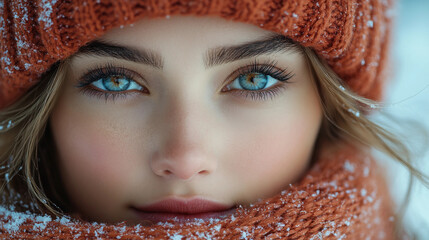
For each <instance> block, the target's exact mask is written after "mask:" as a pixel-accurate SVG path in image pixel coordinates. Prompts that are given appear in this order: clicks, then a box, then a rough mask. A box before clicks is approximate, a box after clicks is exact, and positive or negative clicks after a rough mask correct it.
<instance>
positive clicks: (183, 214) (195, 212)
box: [131, 198, 235, 223]
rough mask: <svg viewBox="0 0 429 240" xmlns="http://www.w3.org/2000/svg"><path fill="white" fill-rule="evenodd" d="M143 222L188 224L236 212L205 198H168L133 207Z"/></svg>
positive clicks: (229, 206) (231, 206) (225, 205)
mask: <svg viewBox="0 0 429 240" xmlns="http://www.w3.org/2000/svg"><path fill="white" fill-rule="evenodd" d="M131 209H132V210H133V211H134V212H135V213H136V214H137V215H138V216H139V218H140V219H141V221H142V222H150V223H158V222H166V221H168V220H171V219H175V220H176V221H178V222H188V221H193V220H196V219H202V220H206V219H211V218H215V219H222V218H225V217H227V216H229V215H231V214H233V213H234V212H235V206H234V205H227V204H221V203H217V202H213V201H209V200H206V199H203V198H190V199H189V198H187V199H183V198H166V199H163V200H161V201H158V202H155V203H153V204H150V205H144V206H139V207H134V206H131Z"/></svg>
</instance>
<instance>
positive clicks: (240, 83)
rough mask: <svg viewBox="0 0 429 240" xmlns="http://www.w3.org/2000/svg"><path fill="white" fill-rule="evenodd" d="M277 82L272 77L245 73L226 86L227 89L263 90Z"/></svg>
mask: <svg viewBox="0 0 429 240" xmlns="http://www.w3.org/2000/svg"><path fill="white" fill-rule="evenodd" d="M276 82H278V80H276V79H274V78H273V77H271V76H269V75H266V74H262V73H246V74H242V75H240V76H239V77H237V78H236V79H234V81H233V82H232V83H231V84H230V85H229V86H228V88H229V89H231V87H232V88H234V89H243V90H249V91H257V90H263V89H264V88H267V87H271V86H272V85H274V84H275V83H276Z"/></svg>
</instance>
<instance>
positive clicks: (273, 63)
mask: <svg viewBox="0 0 429 240" xmlns="http://www.w3.org/2000/svg"><path fill="white" fill-rule="evenodd" d="M277 63H278V61H277V60H275V59H269V60H264V61H259V60H258V59H255V60H254V61H253V62H252V63H250V64H249V63H247V64H243V65H242V66H241V67H238V68H237V69H236V70H234V71H233V72H232V73H230V74H229V75H228V76H227V77H226V80H225V81H224V82H223V83H222V89H223V88H224V86H226V85H229V84H231V83H232V82H233V81H234V80H235V79H237V78H238V77H239V76H240V75H242V74H248V73H251V72H252V71H251V70H252V69H253V68H255V67H266V68H272V69H275V71H276V72H277V74H276V75H283V77H285V78H286V81H285V82H287V81H288V80H290V79H291V78H292V77H293V76H294V75H295V74H293V73H292V71H289V70H287V68H285V69H282V68H279V67H277ZM264 74H265V73H264ZM267 75H268V74H267ZM276 77H277V76H273V78H275V79H276V80H279V79H277V78H276ZM280 82H282V81H280ZM261 91H263V90H261Z"/></svg>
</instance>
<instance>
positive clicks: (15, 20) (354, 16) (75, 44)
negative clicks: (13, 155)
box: [0, 0, 392, 108]
mask: <svg viewBox="0 0 429 240" xmlns="http://www.w3.org/2000/svg"><path fill="white" fill-rule="evenodd" d="M391 1H392V0H367V1H361V0H337V1H333V0H302V1H287V0H212V1H210V0H198V1H195V0H159V1H158V0H157V1H143V0H141V1H139V0H82V1H63V0H37V1H28V0H13V1H9V0H6V1H0V35H1V38H0V65H1V68H0V108H3V107H5V106H8V105H10V104H11V103H13V102H14V101H16V100H17V99H18V98H19V97H20V96H22V95H23V94H24V93H25V92H26V91H27V90H28V89H29V88H30V87H31V86H33V85H34V84H36V83H37V82H38V81H39V79H40V76H41V74H42V73H43V72H45V71H46V70H47V69H48V68H49V67H50V66H51V65H52V64H53V63H54V62H56V61H58V60H62V59H65V58H67V57H69V56H70V55H72V54H73V53H75V52H76V51H77V50H78V49H79V47H81V46H83V45H85V44H86V43H88V42H89V41H91V40H94V39H95V38H97V37H99V36H101V35H103V34H104V33H105V32H106V31H108V30H109V29H111V28H114V27H119V26H123V25H127V24H131V23H133V22H135V21H137V20H138V19H141V18H144V17H151V18H154V17H166V16H168V15H196V16H219V17H222V18H225V19H227V20H232V21H240V22H245V23H250V24H254V25H256V26H260V27H261V28H263V29H266V30H269V31H273V32H277V33H280V34H283V35H285V36H287V37H289V38H291V39H293V40H295V41H297V42H299V43H300V44H302V45H304V46H308V47H311V48H313V49H314V50H315V51H316V53H318V54H319V55H320V56H321V57H322V58H324V59H325V60H326V61H327V62H328V64H329V65H330V66H331V67H332V68H333V70H334V71H335V72H336V73H337V74H338V75H339V76H340V77H341V78H342V79H343V80H344V81H345V82H346V83H347V84H348V85H349V86H350V88H351V89H353V90H354V91H355V92H357V93H358V94H360V95H362V96H365V97H369V98H373V99H379V98H380V97H381V96H380V95H381V87H382V83H383V79H384V76H383V75H384V70H385V66H386V63H387V60H386V59H387V54H388V47H387V46H388V45H389V44H388V43H389V29H390V27H389V26H390V22H391V19H390V18H391V15H392V10H391V9H390V8H391V7H392V6H391V5H392V3H391Z"/></svg>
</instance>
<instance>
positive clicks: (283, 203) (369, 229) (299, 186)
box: [0, 147, 394, 240]
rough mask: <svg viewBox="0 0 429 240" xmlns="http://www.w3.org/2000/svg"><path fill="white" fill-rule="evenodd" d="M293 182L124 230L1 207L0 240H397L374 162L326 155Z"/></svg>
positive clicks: (360, 156) (361, 155) (344, 152)
mask: <svg viewBox="0 0 429 240" xmlns="http://www.w3.org/2000/svg"><path fill="white" fill-rule="evenodd" d="M318 156H319V157H317V161H316V162H315V164H314V165H313V166H312V167H311V168H310V169H309V171H307V173H306V174H305V176H303V177H302V178H301V179H300V180H299V181H298V182H297V183H296V184H293V185H291V186H290V187H289V188H288V189H286V190H284V191H282V192H281V193H279V194H278V195H276V196H274V197H272V198H268V199H264V200H262V201H260V202H258V203H255V204H254V205H253V206H251V207H248V208H239V209H238V210H237V213H235V214H234V215H233V216H230V217H227V218H225V219H222V220H219V219H218V220H212V221H205V222H203V221H199V222H198V221H195V222H189V223H174V221H173V220H171V222H170V223H160V224H157V225H153V226H140V225H137V226H126V225H125V224H124V223H120V224H115V225H109V224H102V223H89V222H84V221H78V220H76V219H71V218H68V217H62V218H53V217H49V216H42V215H34V214H24V213H18V212H13V211H10V210H6V208H4V207H0V238H1V239H96V238H101V239H120V238H122V239H172V240H173V239H174V240H176V239H300V240H304V239H305V240H308V239H389V240H391V239H394V235H393V221H394V217H393V215H392V203H391V201H390V198H389V194H388V190H387V187H386V184H385V181H384V178H383V177H382V174H381V173H380V170H379V169H378V167H377V165H376V163H375V161H374V160H373V159H372V158H370V157H368V154H367V153H365V152H362V151H358V150H356V149H355V148H353V147H344V148H342V149H340V150H335V151H333V150H324V151H322V152H321V153H320V154H319V155H318Z"/></svg>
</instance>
